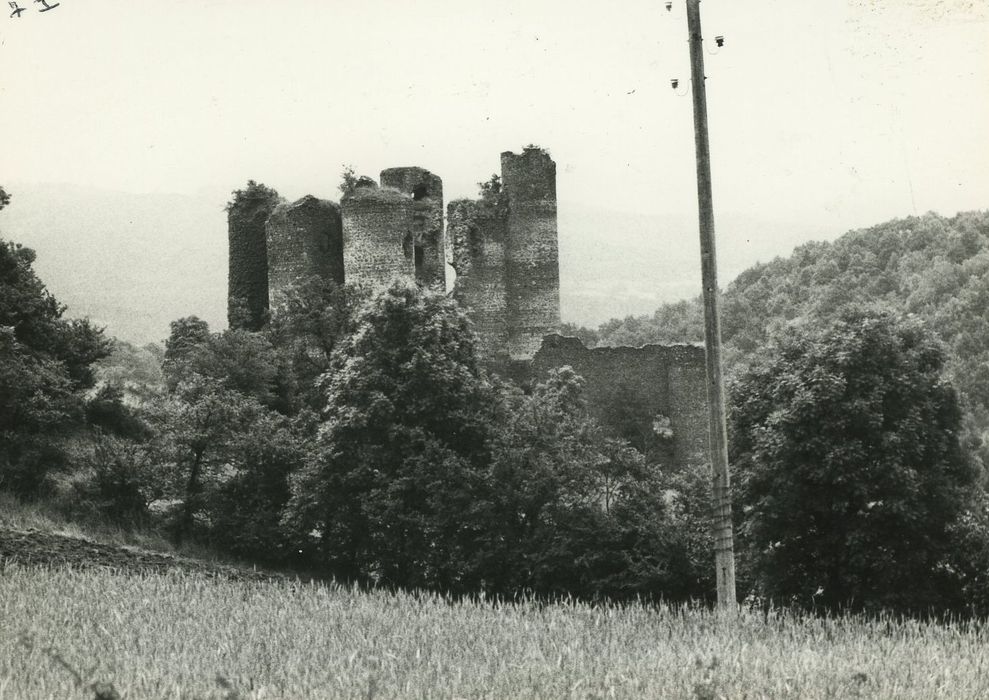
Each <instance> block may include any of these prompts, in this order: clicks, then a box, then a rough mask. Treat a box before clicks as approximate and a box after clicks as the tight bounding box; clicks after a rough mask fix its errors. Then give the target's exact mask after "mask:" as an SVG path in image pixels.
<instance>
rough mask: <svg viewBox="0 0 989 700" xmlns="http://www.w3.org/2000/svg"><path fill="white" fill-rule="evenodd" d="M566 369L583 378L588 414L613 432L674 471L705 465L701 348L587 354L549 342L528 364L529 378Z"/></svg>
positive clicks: (576, 344)
mask: <svg viewBox="0 0 989 700" xmlns="http://www.w3.org/2000/svg"><path fill="white" fill-rule="evenodd" d="M563 366H570V367H572V368H573V370H574V371H575V372H576V373H577V374H579V375H580V376H582V377H583V378H584V380H585V381H586V385H585V396H586V397H587V400H588V404H589V406H590V410H591V412H592V414H594V415H595V417H596V418H598V419H599V420H600V421H601V422H602V423H603V424H604V425H605V426H607V427H608V428H609V429H611V430H612V431H613V432H617V433H619V434H622V435H623V436H625V437H628V438H630V439H632V441H633V443H635V442H640V444H639V445H638V446H639V447H641V448H642V449H643V450H644V451H645V452H646V453H647V454H652V455H653V456H657V455H658V456H660V457H661V458H663V459H664V460H667V461H672V463H673V464H675V465H679V466H683V465H686V464H691V463H705V462H709V454H710V451H709V444H708V413H707V375H706V370H705V364H704V348H703V347H701V346H698V345H646V346H643V347H640V348H631V347H602V348H591V349H588V348H586V347H584V344H583V343H582V342H581V341H580V340H579V339H577V338H566V337H563V336H559V335H550V336H547V337H546V338H545V341H544V342H543V344H542V347H541V348H540V349H539V351H538V352H537V353H536V355H535V357H534V358H533V361H532V379H533V380H534V381H541V380H542V379H543V378H545V376H546V373H547V372H548V371H549V370H550V369H554V368H559V367H563ZM667 420H668V423H667ZM667 426H668V428H667Z"/></svg>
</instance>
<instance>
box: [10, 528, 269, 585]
mask: <svg viewBox="0 0 989 700" xmlns="http://www.w3.org/2000/svg"><path fill="white" fill-rule="evenodd" d="M8 562H10V563H18V564H23V565H34V566H56V567H57V566H71V567H74V568H103V569H111V570H114V571H119V572H122V573H130V574H162V573H165V572H167V571H185V572H190V573H197V574H203V575H206V576H214V577H218V578H224V579H234V580H242V581H271V580H276V579H284V578H286V577H285V576H284V575H282V574H277V573H271V572H262V571H254V570H252V569H242V568H237V567H234V566H226V565H222V564H212V563H207V562H202V561H197V560H195V559H186V558H184V557H176V556H172V555H170V554H163V553H160V552H148V551H145V550H140V549H136V548H131V547H118V546H113V545H107V544H102V543H100V542H94V541H92V540H88V539H85V538H82V537H69V536H68V535H56V534H53V533H50V532H41V531H39V530H10V529H5V528H0V566H2V565H3V564H6V563H8Z"/></svg>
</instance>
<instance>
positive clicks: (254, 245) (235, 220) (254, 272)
mask: <svg viewBox="0 0 989 700" xmlns="http://www.w3.org/2000/svg"><path fill="white" fill-rule="evenodd" d="M276 204H277V202H275V201H272V200H268V199H254V198H251V199H245V200H243V201H241V202H239V203H237V204H235V205H233V206H231V208H230V209H229V210H228V211H227V233H228V244H229V261H230V272H229V277H228V288H227V302H228V311H227V313H228V320H229V321H230V325H231V326H237V325H245V326H246V327H247V328H248V329H250V330H258V329H259V328H260V327H261V324H262V323H263V322H264V315H265V312H266V311H267V310H268V247H267V240H266V234H265V222H266V221H267V220H268V215H269V214H271V211H272V209H274V207H275V205H276ZM238 304H244V305H246V311H247V314H248V317H247V318H246V319H241V318H238V317H237V316H238V314H237V306H238Z"/></svg>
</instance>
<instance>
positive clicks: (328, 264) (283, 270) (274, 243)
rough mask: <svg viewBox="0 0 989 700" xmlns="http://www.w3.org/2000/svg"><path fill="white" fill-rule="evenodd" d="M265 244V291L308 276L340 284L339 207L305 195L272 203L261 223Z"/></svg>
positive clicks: (272, 293) (273, 295)
mask: <svg viewBox="0 0 989 700" xmlns="http://www.w3.org/2000/svg"><path fill="white" fill-rule="evenodd" d="M265 231H266V234H267V245H268V294H269V299H270V301H271V303H274V302H275V299H276V298H277V296H278V294H279V292H281V291H282V290H284V289H285V288H287V287H289V286H291V285H293V284H295V283H297V282H299V281H301V280H304V279H306V278H308V277H313V276H316V277H320V278H322V279H327V280H332V281H334V282H336V283H337V284H343V230H342V227H341V221H340V207H338V206H337V205H336V204H334V203H333V202H330V201H327V200H325V199H317V198H316V197H313V196H312V195H306V196H305V197H303V198H302V199H300V200H298V201H296V202H292V203H291V204H289V203H287V202H283V203H281V204H279V205H278V206H276V207H275V209H274V210H273V211H272V212H271V215H270V216H269V217H268V222H267V224H265Z"/></svg>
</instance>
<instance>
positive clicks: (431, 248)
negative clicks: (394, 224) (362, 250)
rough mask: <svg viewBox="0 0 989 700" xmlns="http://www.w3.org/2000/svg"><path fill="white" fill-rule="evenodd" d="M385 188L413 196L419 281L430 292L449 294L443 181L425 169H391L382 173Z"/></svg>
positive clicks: (416, 270)
mask: <svg viewBox="0 0 989 700" xmlns="http://www.w3.org/2000/svg"><path fill="white" fill-rule="evenodd" d="M381 185H382V186H383V187H391V188H392V189H396V190H398V191H399V192H404V193H405V194H407V195H410V196H411V197H412V201H413V210H412V235H413V245H414V249H413V254H414V261H415V272H416V281H417V282H418V283H419V284H421V285H422V286H423V287H426V288H427V289H432V290H434V291H446V250H445V247H444V245H443V181H442V180H441V179H440V178H439V177H437V176H436V175H434V174H433V173H431V172H429V171H428V170H425V169H424V168H416V167H408V168H389V169H387V170H382V171H381Z"/></svg>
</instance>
